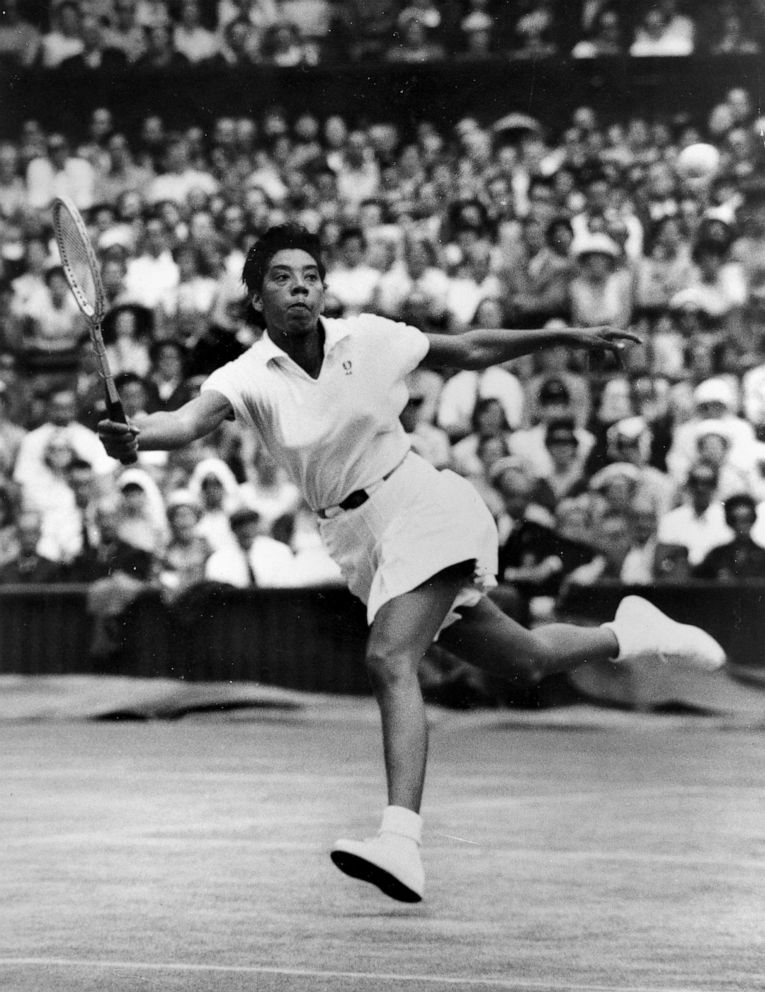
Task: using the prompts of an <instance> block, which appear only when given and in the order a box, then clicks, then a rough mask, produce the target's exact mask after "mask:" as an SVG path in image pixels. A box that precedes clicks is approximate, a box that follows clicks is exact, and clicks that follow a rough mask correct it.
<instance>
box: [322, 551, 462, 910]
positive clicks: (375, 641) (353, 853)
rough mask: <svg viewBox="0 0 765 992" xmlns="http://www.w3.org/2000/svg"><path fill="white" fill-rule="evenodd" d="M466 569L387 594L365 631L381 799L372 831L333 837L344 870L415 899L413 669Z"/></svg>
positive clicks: (421, 775) (423, 728)
mask: <svg viewBox="0 0 765 992" xmlns="http://www.w3.org/2000/svg"><path fill="white" fill-rule="evenodd" d="M471 570H472V566H468V565H459V566H455V567H453V568H449V569H446V570H444V571H443V572H439V573H438V574H437V575H435V576H433V577H432V578H431V579H429V580H428V581H427V582H425V583H423V584H422V585H421V586H419V587H418V588H416V589H414V590H412V591H411V592H408V593H405V594H404V595H402V596H397V597H396V598H395V599H392V600H390V601H389V602H387V603H386V604H385V605H384V606H382V607H381V608H380V610H379V612H378V614H377V616H376V617H375V619H374V622H373V624H372V628H371V630H370V634H369V641H368V644H367V668H368V670H369V674H370V678H371V682H372V688H373V690H374V693H375V697H376V699H377V702H378V705H379V707H380V716H381V719H382V733H383V750H384V755H385V771H386V777H387V783H388V806H387V808H386V809H385V811H384V813H383V819H382V824H381V827H380V832H379V834H378V835H377V837H375V838H372V839H371V840H366V841H354V840H339V841H338V842H337V843H336V844H335V846H334V847H333V849H332V860H333V861H334V863H335V864H336V865H337V866H338V868H340V869H341V870H342V871H344V872H346V874H348V875H351V876H353V877H354V878H361V879H363V880H364V881H368V882H372V883H373V884H375V885H378V886H379V887H380V888H381V889H382V890H383V892H385V893H386V894H387V895H390V896H392V897H393V898H394V899H399V900H401V901H403V902H419V900H420V899H421V898H422V893H423V887H424V876H423V870H422V861H421V858H420V852H419V846H420V837H421V832H422V821H421V819H420V817H419V815H418V814H419V809H420V802H421V800H422V790H423V786H424V782H425V765H426V761H427V750H428V731H427V723H426V719H425V707H424V704H423V700H422V692H421V690H420V684H419V680H418V677H417V671H418V668H419V664H420V660H421V659H422V656H423V655H424V654H425V652H426V651H427V649H428V647H429V646H430V644H431V643H432V641H433V638H434V637H435V636H436V634H437V632H438V629H439V628H440V626H441V624H442V623H443V620H444V618H445V617H446V616H447V614H448V612H449V610H450V608H451V606H452V604H453V602H454V600H455V598H456V596H457V594H458V592H459V591H460V589H461V588H463V587H464V585H465V581H466V578H467V577H469V574H470V571H471Z"/></svg>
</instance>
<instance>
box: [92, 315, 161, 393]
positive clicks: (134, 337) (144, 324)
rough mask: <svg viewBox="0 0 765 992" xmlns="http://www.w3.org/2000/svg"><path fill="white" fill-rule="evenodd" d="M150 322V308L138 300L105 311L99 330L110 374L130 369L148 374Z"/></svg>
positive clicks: (140, 373) (141, 374) (130, 370)
mask: <svg viewBox="0 0 765 992" xmlns="http://www.w3.org/2000/svg"><path fill="white" fill-rule="evenodd" d="M152 324H153V319H152V312H151V311H150V310H148V309H147V308H146V307H141V306H138V305H137V304H129V303H127V304H122V305H120V306H116V307H114V308H113V309H112V310H110V311H109V312H108V313H107V315H106V316H105V317H104V321H103V327H102V331H103V336H104V342H105V350H106V358H107V361H108V362H109V368H110V370H111V373H112V375H115V376H116V375H119V374H120V372H132V373H133V374H134V375H138V376H141V378H143V377H145V376H147V375H148V374H149V371H150V369H151V358H150V357H149V341H150V340H151V333H152Z"/></svg>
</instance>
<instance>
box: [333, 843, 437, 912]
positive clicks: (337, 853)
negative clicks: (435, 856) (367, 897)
mask: <svg viewBox="0 0 765 992" xmlns="http://www.w3.org/2000/svg"><path fill="white" fill-rule="evenodd" d="M330 857H331V858H332V861H333V862H334V863H335V865H337V867H338V868H339V869H340V871H343V872H345V874H346V875H350V877H351V878H358V879H361V881H363V882H371V884H372V885H376V886H377V887H378V888H379V889H380V890H381V891H382V892H384V893H385V895H386V896H390V897H391V899H398V901H399V902H420V901H421V899H422V896H423V893H424V891H425V872H424V870H423V867H422V858H421V857H420V845H419V843H418V842H417V841H416V840H414V839H412V838H410V837H402V836H401V835H400V834H393V833H387V832H381V833H379V834H378V835H377V836H376V837H372V838H370V839H369V840H339V841H337V843H336V844H335V845H334V847H333V848H332V851H331V854H330Z"/></svg>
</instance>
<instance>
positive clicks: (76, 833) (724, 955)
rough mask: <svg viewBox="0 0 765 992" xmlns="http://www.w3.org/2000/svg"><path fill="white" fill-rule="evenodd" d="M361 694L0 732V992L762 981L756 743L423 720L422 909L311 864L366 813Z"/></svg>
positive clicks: (655, 990)
mask: <svg viewBox="0 0 765 992" xmlns="http://www.w3.org/2000/svg"><path fill="white" fill-rule="evenodd" d="M378 736H379V731H378V726H377V722H376V718H375V715H374V711H373V704H372V703H371V702H370V701H369V700H360V701H359V702H358V703H344V704H343V705H338V707H337V708H335V709H328V710H326V711H317V712H316V713H315V714H312V713H311V712H310V710H308V711H306V712H301V713H297V712H296V713H289V712H284V713H279V712H276V711H271V712H265V711H264V712H263V713H262V714H261V713H258V712H253V711H247V712H242V713H239V714H236V713H233V714H229V715H227V716H216V717H212V716H197V717H191V718H185V719H182V720H178V721H152V722H127V721H126V722H86V721H77V722H56V721H50V722H20V723H19V722H6V723H4V724H0V752H1V753H2V763H1V764H0V789H1V790H2V791H1V792H0V810H1V812H0V829H1V830H2V837H3V842H2V847H1V848H0V851H1V852H2V853H0V989H3V990H4V992H43V990H45V992H47V990H55V992H75V990H76V992H85V990H87V992H91V990H93V992H96V990H97V992H112V990H120V992H122V990H130V992H133V990H139V989H150V990H155V989H156V990H163V992H164V990H193V992H203V990H205V992H207V990H214V992H235V990H236V992H238V990H245V989H246V990H257V992H277V990H290V992H293V990H294V992H330V990H331V992H368V990H369V992H371V990H385V992H387V990H393V989H401V990H405V992H413V990H419V989H422V990H433V992H440V990H444V992H447V990H454V992H462V990H464V992H467V990H471V992H479V990H490V989H516V990H521V992H522V990H533V992H544V990H550V992H556V990H576V992H596V990H597V992H605V990H619V992H660V990H661V992H664V990H673V992H680V990H682V992H689V990H692V989H693V990H696V989H699V990H731V992H732V990H736V992H740V990H749V989H752V990H755V989H761V988H763V986H764V985H765V938H764V931H763V905H764V904H763V891H764V890H765V736H763V734H762V732H761V731H754V730H750V729H747V728H746V727H738V728H736V727H730V728H728V729H725V728H723V727H721V726H720V725H719V724H718V723H715V721H710V720H708V719H705V718H703V717H697V718H690V719H684V720H680V721H678V720H676V719H673V718H672V717H659V716H645V715H643V716H640V715H634V717H632V716H625V717H624V718H623V719H621V720H619V721H617V722H615V723H614V724H613V725H611V726H609V725H608V724H607V723H606V724H604V725H603V726H600V727H597V726H592V727H580V728H578V729H577V728H574V727H565V726H561V727H560V728H558V729H554V728H550V727H535V726H534V725H527V726H523V725H519V723H518V722H517V721H514V720H513V718H512V715H511V714H501V713H494V714H483V715H480V714H479V715H453V716H452V715H445V714H443V713H442V712H441V711H438V712H437V714H436V717H435V720H434V726H433V730H432V739H431V764H430V769H429V778H428V785H427V789H426V803H425V808H424V813H425V816H426V845H425V864H426V871H427V874H428V883H427V884H428V888H427V891H426V900H425V902H424V903H422V904H420V905H419V906H414V907H411V906H405V905H402V904H399V903H395V902H392V901H390V900H387V899H386V898H385V897H384V896H382V895H381V894H380V893H378V891H377V890H376V889H373V888H372V887H369V886H365V885H363V884H362V883H358V882H353V881H351V880H349V879H347V878H346V877H345V876H343V875H341V874H340V872H338V871H337V870H336V869H335V868H333V866H332V864H331V863H330V860H329V857H328V854H327V851H328V848H329V846H330V844H331V843H332V841H333V840H334V839H335V837H336V836H338V835H341V834H342V835H347V834H349V833H350V834H351V835H359V836H362V835H364V834H365V833H369V832H370V831H371V830H373V829H374V828H376V825H377V820H378V817H379V813H380V810H381V808H382V805H383V804H384V795H383V792H382V783H383V778H382V771H381V767H380V745H379V740H378Z"/></svg>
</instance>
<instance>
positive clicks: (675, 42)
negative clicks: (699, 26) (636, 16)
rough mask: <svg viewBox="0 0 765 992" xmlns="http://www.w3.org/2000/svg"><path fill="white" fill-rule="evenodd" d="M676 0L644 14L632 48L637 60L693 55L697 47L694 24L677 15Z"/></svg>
mask: <svg viewBox="0 0 765 992" xmlns="http://www.w3.org/2000/svg"><path fill="white" fill-rule="evenodd" d="M676 8H677V4H676V3H675V0H662V2H661V3H659V4H656V5H655V6H654V5H651V6H650V7H648V9H647V10H646V11H645V13H644V14H643V17H642V18H641V20H640V21H639V23H638V26H637V28H636V30H635V39H634V41H633V42H632V44H631V45H630V55H632V56H633V57H643V56H647V57H659V56H660V57H666V56H682V55H692V54H693V50H694V45H695V40H694V36H695V25H694V23H693V21H692V20H691V19H690V18H688V17H685V16H683V15H681V14H679V13H678V12H677V9H676Z"/></svg>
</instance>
